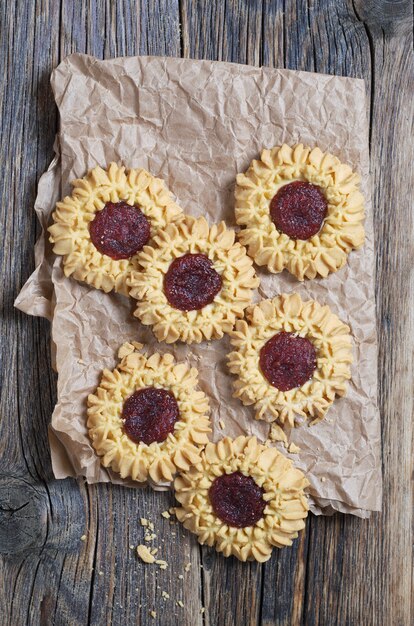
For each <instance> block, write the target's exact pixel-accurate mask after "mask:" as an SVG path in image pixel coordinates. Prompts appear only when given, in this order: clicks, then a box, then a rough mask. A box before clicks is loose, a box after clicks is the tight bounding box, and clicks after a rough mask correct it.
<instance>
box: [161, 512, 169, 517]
mask: <svg viewBox="0 0 414 626" xmlns="http://www.w3.org/2000/svg"><path fill="white" fill-rule="evenodd" d="M161 515H162V517H165V519H170V517H171V515H170V514H169V513H168V511H163V512H162V513H161Z"/></svg>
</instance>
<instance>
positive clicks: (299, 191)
mask: <svg viewBox="0 0 414 626" xmlns="http://www.w3.org/2000/svg"><path fill="white" fill-rule="evenodd" d="M327 209H328V203H327V201H326V198H325V195H324V193H323V191H322V189H321V188H320V187H318V186H317V185H312V184H311V183H306V182H304V181H295V182H293V183H289V184H288V185H284V186H283V187H281V188H280V189H279V191H278V192H277V194H276V195H275V196H273V198H272V201H271V203H270V216H271V218H272V221H273V223H274V225H275V226H276V228H277V229H278V230H279V231H280V232H282V233H285V235H288V236H289V237H291V238H292V239H310V238H311V237H313V236H314V235H316V233H318V232H319V231H320V229H321V226H322V222H323V220H324V219H325V217H326V212H327Z"/></svg>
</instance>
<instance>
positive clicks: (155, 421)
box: [121, 387, 180, 445]
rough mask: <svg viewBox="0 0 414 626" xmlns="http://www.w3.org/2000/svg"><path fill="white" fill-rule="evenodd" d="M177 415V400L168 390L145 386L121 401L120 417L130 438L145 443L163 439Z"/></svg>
mask: <svg viewBox="0 0 414 626" xmlns="http://www.w3.org/2000/svg"><path fill="white" fill-rule="evenodd" d="M179 416H180V412H179V410H178V405H177V401H176V399H175V398H174V396H173V394H172V393H171V392H170V391H166V390H165V389H156V388H155V387H147V388H146V389H139V390H138V391H135V392H134V393H133V394H132V396H129V398H128V399H127V400H126V401H125V402H124V406H123V409H122V415H121V419H122V420H124V431H125V433H126V434H127V435H128V437H129V438H130V439H131V440H132V441H134V442H135V443H140V442H142V443H146V444H147V445H149V444H150V443H153V442H154V441H157V442H158V443H161V442H162V441H165V439H166V438H167V436H168V435H169V433H172V432H173V430H174V426H175V422H176V421H177V420H178V419H179Z"/></svg>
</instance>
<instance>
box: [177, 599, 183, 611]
mask: <svg viewBox="0 0 414 626" xmlns="http://www.w3.org/2000/svg"><path fill="white" fill-rule="evenodd" d="M177 604H178V606H180V607H181V608H182V609H183V608H184V602H183V601H182V600H177Z"/></svg>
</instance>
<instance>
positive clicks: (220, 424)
mask: <svg viewBox="0 0 414 626" xmlns="http://www.w3.org/2000/svg"><path fill="white" fill-rule="evenodd" d="M219 426H220V428H221V430H224V429H225V428H226V425H225V423H224V422H223V420H219Z"/></svg>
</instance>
